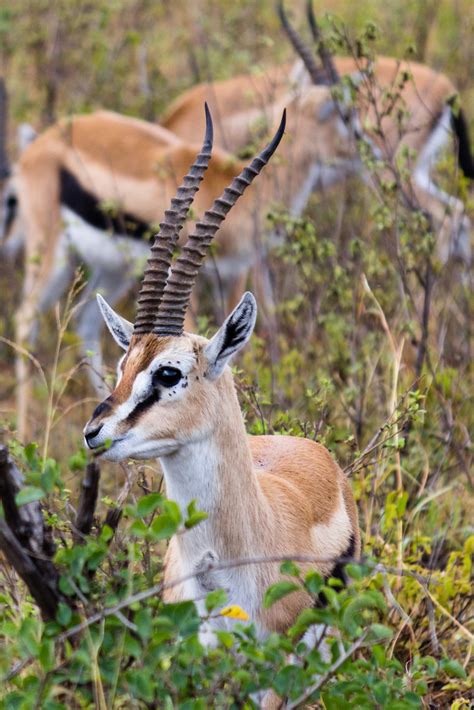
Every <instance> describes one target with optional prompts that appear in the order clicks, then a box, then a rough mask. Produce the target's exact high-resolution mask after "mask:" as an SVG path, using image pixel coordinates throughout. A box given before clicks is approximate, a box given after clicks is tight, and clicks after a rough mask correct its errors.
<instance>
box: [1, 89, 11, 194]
mask: <svg viewBox="0 0 474 710" xmlns="http://www.w3.org/2000/svg"><path fill="white" fill-rule="evenodd" d="M7 125H8V95H7V87H6V86H5V81H4V79H0V180H4V179H5V178H7V177H8V176H9V175H10V174H11V170H10V161H9V160H8V152H7Z"/></svg>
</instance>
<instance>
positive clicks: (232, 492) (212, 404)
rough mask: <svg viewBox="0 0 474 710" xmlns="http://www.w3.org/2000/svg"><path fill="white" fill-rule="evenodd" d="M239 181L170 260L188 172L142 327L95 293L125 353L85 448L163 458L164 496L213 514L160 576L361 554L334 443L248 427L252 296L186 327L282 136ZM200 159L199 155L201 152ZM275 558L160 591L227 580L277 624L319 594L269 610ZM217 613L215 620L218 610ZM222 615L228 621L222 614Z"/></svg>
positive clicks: (113, 456)
mask: <svg viewBox="0 0 474 710" xmlns="http://www.w3.org/2000/svg"><path fill="white" fill-rule="evenodd" d="M284 126H285V115H284V116H283V120H282V122H281V125H280V127H279V130H278V132H277V133H276V135H275V137H274V139H273V140H272V142H271V143H270V144H269V145H268V146H267V148H266V149H265V150H264V151H263V152H262V153H261V154H260V155H259V156H258V157H257V158H255V159H254V160H253V162H252V163H251V165H250V166H249V167H247V168H245V169H244V171H243V172H242V173H241V174H240V175H239V176H238V177H237V178H235V179H234V180H233V182H232V183H231V185H230V187H228V188H226V190H225V191H224V193H223V194H222V196H221V197H220V198H219V199H217V200H216V201H215V202H214V204H213V206H212V208H211V209H210V210H208V211H207V212H206V213H205V215H204V217H203V220H202V221H201V222H198V223H197V225H196V228H195V231H194V233H193V234H192V235H191V236H190V237H189V239H188V242H187V243H186V245H185V246H184V248H183V249H182V251H181V254H180V256H178V257H177V259H176V260H175V262H174V263H173V264H172V253H173V249H174V246H175V244H176V240H177V236H178V232H179V229H180V228H181V226H182V223H183V220H184V218H185V214H186V211H187V209H188V207H189V206H190V204H191V201H192V197H193V194H194V192H195V191H196V189H197V186H198V180H195V179H193V178H192V173H193V170H191V174H190V175H191V176H189V175H188V177H187V178H185V181H184V183H183V187H182V188H180V190H179V191H178V195H177V198H176V199H175V200H174V202H173V209H172V210H169V211H168V212H167V213H166V220H165V221H164V222H163V223H162V225H161V228H160V233H159V234H158V236H157V237H156V238H155V241H154V244H153V247H152V251H151V255H150V258H149V260H148V264H147V268H146V270H145V275H144V280H143V285H142V288H141V291H140V295H139V299H138V309H137V315H136V319H135V325H132V324H131V323H129V322H128V321H125V320H124V319H123V318H121V317H120V316H119V315H117V314H116V313H115V312H114V311H113V310H112V308H111V307H110V306H108V305H107V303H106V302H105V301H104V299H102V298H101V297H100V296H99V303H100V307H101V311H102V314H103V316H104V319H105V321H106V323H107V326H108V328H109V330H110V331H111V333H112V335H113V337H114V339H115V340H116V341H117V343H118V344H119V345H120V346H121V347H122V348H123V349H124V350H125V351H126V353H125V356H124V357H123V358H122V360H121V361H120V365H119V380H118V383H117V386H116V388H115V390H114V391H113V392H112V394H111V395H110V396H109V397H108V398H107V399H106V400H105V401H103V402H102V403H101V404H100V405H99V406H98V407H97V408H96V410H95V411H94V413H93V414H92V417H91V419H90V420H89V422H88V423H87V425H86V427H85V429H84V436H85V441H86V443H87V446H88V447H89V448H90V449H92V450H97V451H100V450H101V449H102V448H103V447H104V445H105V444H106V442H108V443H109V444H110V445H109V448H108V449H107V450H106V451H105V452H104V453H103V456H104V457H105V458H107V459H109V460H111V461H120V460H123V459H127V458H130V457H131V458H136V459H147V458H151V457H158V458H159V460H160V463H161V466H162V469H163V472H164V478H165V482H166V491H167V495H168V496H169V497H170V498H172V499H173V500H175V501H177V502H178V503H179V505H180V506H181V508H182V509H183V510H186V507H187V505H188V504H189V503H190V501H191V500H193V499H195V500H196V501H197V505H198V507H199V509H200V510H204V511H206V512H207V514H208V518H207V520H206V521H204V522H203V523H201V524H200V525H199V526H197V527H196V528H193V529H191V530H189V531H187V532H186V534H185V535H176V536H174V537H173V538H172V540H171V542H170V545H169V548H168V552H167V555H166V560H165V581H170V580H174V579H176V578H178V577H181V576H182V575H186V574H189V573H191V574H192V573H193V572H194V571H195V570H196V569H199V567H200V566H201V565H202V564H203V563H205V562H208V561H225V560H227V561H228V560H232V559H235V558H245V557H255V556H264V557H271V556H284V555H288V556H291V555H308V556H309V555H310V556H312V557H313V558H318V559H320V560H322V562H321V564H316V565H315V566H316V567H317V569H318V570H319V571H320V572H321V573H322V574H324V575H329V574H330V573H331V572H332V571H334V570H335V568H336V566H337V565H338V560H339V561H340V558H341V557H347V556H355V557H357V556H358V554H359V552H360V536H359V529H358V519H357V510H356V506H355V503H354V499H353V495H352V492H351V488H350V486H349V483H348V481H347V479H346V477H345V476H344V474H343V472H342V471H341V469H340V468H339V466H338V465H337V464H336V463H335V461H334V460H333V458H332V457H331V455H330V453H329V452H328V451H327V450H326V449H325V448H324V447H323V446H321V445H319V444H317V443H315V442H314V441H310V440H308V439H302V438H296V437H290V436H247V434H246V432H245V427H244V421H243V417H242V413H241V410H240V406H239V402H238V399H237V395H236V391H235V386H234V383H233V378H232V374H231V371H230V369H229V367H228V366H227V365H228V362H229V359H230V358H231V356H232V355H234V354H235V353H236V352H238V351H239V350H240V349H241V348H242V347H243V346H244V345H245V343H246V342H247V341H248V340H249V338H250V336H251V333H252V330H253V327H254V324H255V319H256V303H255V299H254V297H253V296H252V295H251V294H250V293H248V292H247V293H245V294H244V296H243V298H242V299H241V301H240V303H239V304H238V305H237V307H236V308H235V309H234V310H233V312H232V313H231V314H230V316H228V318H227V319H226V320H225V322H224V324H223V325H222V327H221V328H220V329H219V330H218V332H217V333H216V335H214V337H213V338H212V339H211V340H207V339H206V338H203V337H201V336H198V335H194V334H190V333H184V332H183V323H184V315H185V311H186V308H187V306H188V302H189V296H190V293H191V289H192V286H193V283H194V280H195V278H196V275H197V273H198V270H199V268H200V266H201V263H202V261H203V259H204V257H205V255H206V252H207V250H208V248H209V246H210V243H211V241H212V238H213V237H214V235H215V233H216V231H217V230H218V228H219V226H220V225H221V224H222V222H223V221H224V219H225V216H226V214H227V213H228V211H229V210H230V209H231V207H232V206H233V205H234V204H235V203H236V201H237V199H238V197H239V196H240V195H241V194H242V193H243V191H244V190H245V189H246V187H247V186H248V185H249V184H250V182H251V181H252V180H253V179H254V177H256V176H257V175H258V173H259V172H260V171H261V170H262V168H263V167H264V166H265V164H266V163H267V161H268V160H269V159H270V157H271V155H272V154H273V152H274V151H275V149H276V147H277V146H278V144H279V142H280V140H281V137H282V135H283V131H284ZM201 168H202V163H201ZM279 576H280V572H279V564H278V563H265V564H260V565H257V566H249V567H243V566H240V567H238V568H235V569H232V568H228V569H226V570H225V571H217V570H214V571H210V572H208V573H206V575H204V578H203V577H202V576H201V577H197V578H193V579H190V580H189V581H188V582H186V583H184V584H182V585H181V586H179V587H177V586H174V587H170V588H169V589H168V591H167V592H166V597H165V599H166V601H178V600H183V599H197V598H202V596H203V595H204V594H205V593H206V592H208V591H209V590H211V589H215V588H222V587H223V588H226V589H227V590H228V593H229V601H230V602H231V603H232V604H238V605H240V606H241V607H242V608H243V609H245V610H246V611H247V612H248V613H249V615H250V617H251V619H252V620H253V621H254V622H255V623H256V625H257V627H258V630H259V632H260V633H261V634H262V635H264V634H266V633H268V632H270V631H273V630H276V631H283V630H284V629H287V628H288V627H289V626H290V625H291V623H292V622H294V620H295V618H296V616H297V614H298V613H299V612H300V611H301V610H302V609H303V608H304V607H305V606H308V605H309V604H311V603H312V602H311V599H310V597H309V596H308V595H306V594H305V593H303V592H301V593H300V592H298V593H294V594H291V595H290V596H288V597H286V598H285V599H284V600H281V601H280V602H278V603H277V604H276V605H274V606H273V607H272V608H271V609H264V608H263V606H262V597H263V593H264V591H265V589H266V588H267V587H268V586H269V585H270V584H272V583H273V582H275V581H277V580H278V579H279ZM216 623H217V622H216ZM220 623H225V622H224V621H223V620H221V622H220Z"/></svg>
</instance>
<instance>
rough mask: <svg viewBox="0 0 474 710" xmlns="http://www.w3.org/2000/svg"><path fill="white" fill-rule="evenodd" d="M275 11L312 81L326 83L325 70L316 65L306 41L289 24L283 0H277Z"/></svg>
mask: <svg viewBox="0 0 474 710" xmlns="http://www.w3.org/2000/svg"><path fill="white" fill-rule="evenodd" d="M277 11H278V15H279V17H280V22H281V24H282V27H283V29H284V30H285V32H286V34H287V35H288V38H289V40H290V42H291V44H292V45H293V48H294V49H295V51H296V53H297V54H299V56H300V57H301V59H302V60H303V63H304V65H305V67H306V69H307V70H308V74H309V75H310V77H311V79H312V81H313V83H314V84H327V81H328V77H327V75H326V72H325V71H323V70H322V69H320V67H318V65H317V64H316V61H315V59H314V56H313V52H312V51H311V49H310V47H308V45H307V44H306V42H305V41H304V40H303V38H302V37H301V36H300V35H299V34H298V33H297V31H296V30H295V28H294V27H293V26H292V25H291V23H290V21H289V20H288V17H287V16H286V13H285V8H284V7H283V0H279V2H278V4H277Z"/></svg>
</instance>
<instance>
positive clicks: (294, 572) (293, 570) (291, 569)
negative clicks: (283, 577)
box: [280, 560, 301, 577]
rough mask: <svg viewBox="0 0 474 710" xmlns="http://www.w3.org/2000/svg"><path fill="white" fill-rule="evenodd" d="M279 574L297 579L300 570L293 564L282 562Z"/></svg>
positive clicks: (288, 561)
mask: <svg viewBox="0 0 474 710" xmlns="http://www.w3.org/2000/svg"><path fill="white" fill-rule="evenodd" d="M280 572H281V573H282V574H288V575H290V576H291V577H299V575H300V572H301V570H300V568H299V567H298V565H296V564H295V563H294V562H292V561H291V560H286V561H285V562H282V564H281V566H280Z"/></svg>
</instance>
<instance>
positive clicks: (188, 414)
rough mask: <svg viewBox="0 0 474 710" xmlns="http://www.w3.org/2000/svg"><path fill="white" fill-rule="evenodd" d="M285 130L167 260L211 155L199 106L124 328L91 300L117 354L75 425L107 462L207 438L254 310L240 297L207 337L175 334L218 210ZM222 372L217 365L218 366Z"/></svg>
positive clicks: (248, 298) (222, 211) (233, 198)
mask: <svg viewBox="0 0 474 710" xmlns="http://www.w3.org/2000/svg"><path fill="white" fill-rule="evenodd" d="M284 129H285V113H284V114H283V117H282V121H281V124H280V126H279V129H278V131H277V133H276V134H275V137H274V138H273V140H272V141H271V143H269V145H268V146H267V147H266V148H265V149H264V150H263V151H262V152H261V153H260V155H259V156H257V157H256V158H254V160H253V161H252V163H251V164H250V165H249V166H248V167H246V168H245V169H244V170H243V171H242V173H241V174H240V175H239V176H238V177H236V178H235V179H234V180H233V181H232V183H231V185H230V186H229V187H227V188H226V189H225V191H224V193H223V194H222V195H221V197H219V198H218V199H217V200H215V202H214V204H213V206H212V207H211V209H210V210H208V211H207V212H206V213H205V214H204V217H203V219H202V221H200V222H198V223H197V224H196V227H195V230H194V232H193V233H192V234H191V235H190V237H189V239H188V241H187V243H186V245H185V246H184V247H183V249H182V250H181V253H180V255H179V256H178V257H177V258H176V259H175V261H174V263H172V257H173V250H174V248H175V246H176V242H177V239H178V234H179V231H180V229H181V228H182V227H183V224H184V222H185V219H186V214H187V211H188V209H189V207H190V206H191V204H192V201H193V198H194V195H195V193H196V192H197V190H198V188H199V183H200V181H201V180H202V178H203V175H204V172H205V170H206V168H207V165H208V163H209V160H210V157H211V150H212V120H211V116H210V113H209V111H208V109H207V106H206V136H205V139H204V144H203V147H202V150H201V152H200V153H199V155H198V156H197V159H196V161H195V163H194V164H193V165H192V167H191V169H190V171H189V173H188V175H186V177H185V178H184V181H183V184H182V185H181V187H180V188H179V189H178V192H177V195H176V197H175V198H174V199H173V200H172V203H171V209H169V210H167V211H166V213H165V219H164V221H163V222H162V223H161V225H160V230H159V232H158V234H157V236H156V237H155V240H154V244H153V246H152V248H151V254H150V257H149V259H148V263H147V267H146V269H145V274H144V277H143V282H142V287H141V290H140V294H139V297H138V308H137V314H136V318H135V324H134V325H132V324H131V323H129V322H128V321H126V320H125V319H123V318H122V317H121V316H119V315H118V314H117V313H115V312H114V311H113V310H112V308H111V307H110V306H109V305H108V304H107V303H106V302H105V301H104V299H103V298H101V297H100V296H98V301H99V306H100V309H101V312H102V315H103V317H104V320H105V322H106V324H107V326H108V328H109V330H110V332H111V333H112V336H113V337H114V339H115V340H116V342H117V343H118V344H119V346H120V347H121V348H122V349H123V350H125V355H124V356H123V357H122V359H121V360H120V362H119V365H118V381H117V385H116V387H115V389H114V391H113V392H112V394H111V395H110V396H109V397H108V398H107V399H106V400H105V401H103V402H102V403H101V404H99V406H98V407H97V408H96V409H95V411H94V412H93V414H92V417H91V419H90V420H89V422H88V423H87V425H86V427H85V429H84V438H85V442H86V444H87V446H88V447H89V448H90V449H95V450H99V451H100V450H102V449H104V448H106V450H105V452H104V453H103V456H104V458H107V459H109V460H112V461H118V460H122V459H124V458H139V459H144V458H154V457H161V456H166V455H169V454H172V453H175V452H177V451H178V450H179V449H180V448H181V447H182V446H183V445H185V444H186V443H190V442H193V441H199V440H200V439H202V438H204V437H206V436H208V434H209V432H210V430H212V428H213V426H214V424H215V422H216V421H217V420H218V418H219V417H220V416H221V412H220V409H219V408H220V406H221V405H222V392H223V388H225V386H226V383H228V382H229V378H230V377H231V375H230V372H229V370H228V369H227V368H226V365H227V362H228V361H229V358H230V357H231V356H232V355H233V354H234V353H236V352H237V351H238V350H240V348H242V347H243V346H244V345H245V343H246V342H247V341H248V339H249V337H250V335H251V333H252V331H253V327H254V325H255V319H256V314H257V308H256V303H255V299H254V297H253V296H252V294H250V293H246V294H244V296H243V297H242V300H241V301H240V303H239V304H238V305H237V307H236V308H235V309H234V311H233V312H232V313H231V314H230V315H229V316H228V318H227V319H226V320H225V322H224V324H223V325H222V327H221V328H220V329H219V330H218V332H217V333H216V335H214V337H213V338H212V339H211V340H207V339H206V338H203V337H200V336H198V335H194V334H190V333H184V332H183V323H184V316H185V312H186V309H187V306H188V302H189V298H190V295H191V290H192V287H193V285H194V281H195V279H196V276H197V273H198V270H199V267H200V266H201V263H202V262H203V260H204V258H205V256H206V253H207V250H208V248H209V245H210V243H211V241H212V239H213V237H214V235H215V233H216V232H217V230H218V229H219V226H220V225H221V224H222V222H223V220H224V219H225V216H226V215H227V213H228V212H229V210H230V209H231V208H232V207H233V205H234V204H235V203H236V202H237V200H238V198H239V197H240V195H242V193H243V192H244V190H245V189H246V188H247V187H248V186H249V185H250V183H251V182H252V180H253V179H254V178H255V177H256V176H257V175H258V174H259V172H260V171H261V170H262V168H263V167H264V166H265V165H266V164H267V162H268V161H269V159H270V157H271V156H272V155H273V153H274V151H275V150H276V148H277V146H278V144H279V142H280V140H281V138H282V136H283V132H284ZM226 370H227V371H226Z"/></svg>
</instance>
